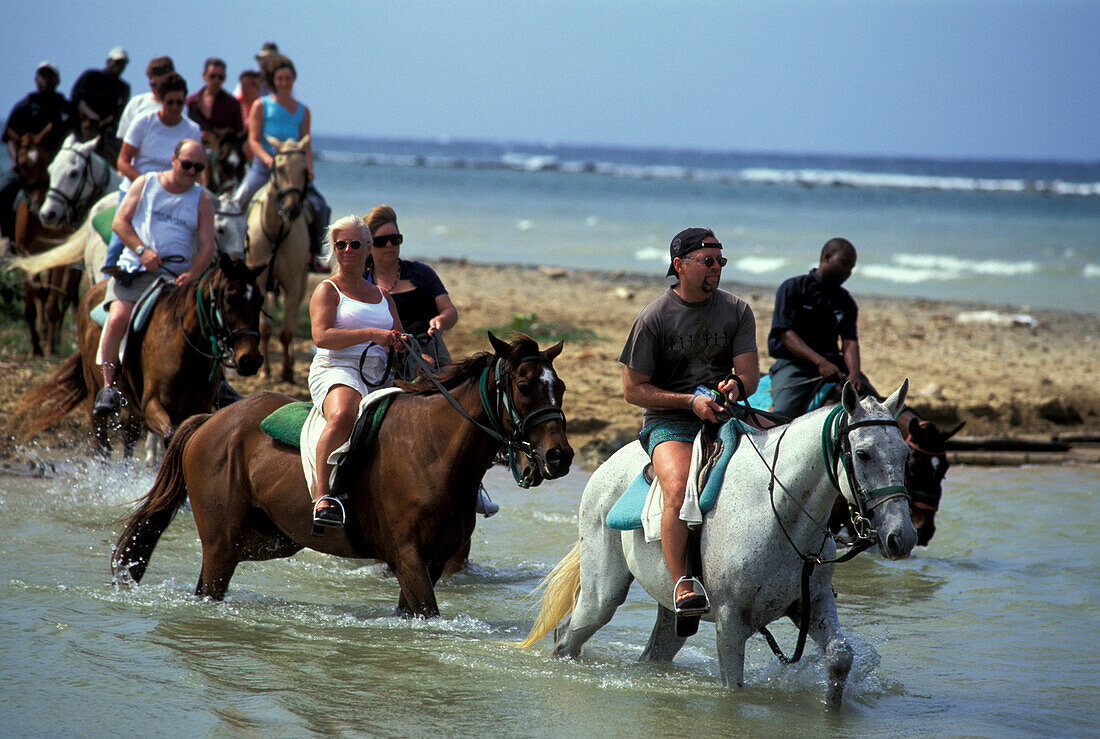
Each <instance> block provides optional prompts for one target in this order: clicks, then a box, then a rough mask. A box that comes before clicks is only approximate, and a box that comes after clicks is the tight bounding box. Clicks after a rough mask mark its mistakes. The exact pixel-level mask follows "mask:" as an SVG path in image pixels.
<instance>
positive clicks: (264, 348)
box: [260, 295, 274, 380]
mask: <svg viewBox="0 0 1100 739" xmlns="http://www.w3.org/2000/svg"><path fill="white" fill-rule="evenodd" d="M273 297H274V296H272V295H268V298H269V299H270V298H273ZM273 304H274V301H271V302H269V303H268V305H273ZM270 342H271V319H270V318H268V317H267V315H266V314H264V315H262V316H260V356H262V357H263V358H264V363H263V367H262V371H263V373H264V379H265V380H270V379H271V355H270V353H269V351H268V349H269V347H270V345H271V344H270Z"/></svg>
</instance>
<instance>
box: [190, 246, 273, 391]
mask: <svg viewBox="0 0 1100 739" xmlns="http://www.w3.org/2000/svg"><path fill="white" fill-rule="evenodd" d="M213 271H214V268H213V267H211V268H210V269H208V270H206V272H205V273H204V274H203V276H202V279H200V280H199V281H198V282H197V283H196V285H195V309H196V312H197V314H198V318H199V334H200V336H202V340H203V341H204V342H206V343H208V344H209V345H210V351H209V353H208V352H206V351H204V350H203V349H200V348H199V347H197V346H195V345H194V344H192V343H191V339H190V338H189V337H188V336H187V331H186V330H184V327H183V316H180V317H179V325H180V333H181V334H183V339H184V341H186V342H187V345H188V346H190V347H191V348H192V349H194V350H195V351H196V352H198V353H199V354H201V355H202V356H204V357H206V358H207V359H212V360H214V366H213V367H211V368H210V377H209V378H208V379H210V380H213V379H214V375H215V374H216V372H217V370H218V366H219V365H221V366H222V367H226V368H230V369H237V358H236V356H235V355H234V353H233V344H234V343H236V341H237V339H239V338H241V337H242V336H259V335H260V332H259V331H256V330H255V329H251V328H237V329H235V328H233V327H231V326H230V325H229V322H228V321H227V320H226V317H225V288H226V283H227V282H228V278H226V280H225V281H223V282H221V283H218V281H217V278H216V277H214V278H213V279H210V275H211V273H212V272H213ZM207 283H210V285H209V287H210V295H209V296H207V295H206V294H205V293H204V292H203V286H204V285H205V284H207Z"/></svg>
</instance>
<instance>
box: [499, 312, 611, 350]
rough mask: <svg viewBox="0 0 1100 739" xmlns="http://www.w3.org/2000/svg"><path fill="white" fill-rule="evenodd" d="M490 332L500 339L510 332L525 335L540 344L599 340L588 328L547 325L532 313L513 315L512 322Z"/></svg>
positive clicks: (555, 324)
mask: <svg viewBox="0 0 1100 739" xmlns="http://www.w3.org/2000/svg"><path fill="white" fill-rule="evenodd" d="M491 330H492V332H493V333H494V334H496V335H497V336H500V337H502V338H504V337H508V336H510V335H511V334H512V332H518V333H521V334H527V335H528V336H530V337H531V338H532V339H535V340H536V341H538V342H540V343H544V342H548V341H549V342H556V341H562V340H564V341H595V340H596V339H598V338H599V336H598V335H597V334H596V332H595V331H593V330H592V329H589V328H582V327H580V326H574V325H573V324H571V323H549V322H547V321H540V320H539V317H538V316H537V315H535V314H534V313H513V314H512V322H511V323H510V324H508V325H507V326H494V327H492V329H491Z"/></svg>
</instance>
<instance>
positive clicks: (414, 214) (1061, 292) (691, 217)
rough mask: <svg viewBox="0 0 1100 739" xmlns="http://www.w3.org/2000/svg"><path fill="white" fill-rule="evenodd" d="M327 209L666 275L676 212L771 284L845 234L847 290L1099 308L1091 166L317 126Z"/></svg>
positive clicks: (734, 265)
mask: <svg viewBox="0 0 1100 739" xmlns="http://www.w3.org/2000/svg"><path fill="white" fill-rule="evenodd" d="M315 147H316V151H317V160H318V163H317V165H316V171H317V185H318V187H319V188H320V189H321V190H322V191H323V192H324V193H325V195H326V197H327V198H328V200H329V202H330V204H331V205H332V208H333V213H334V215H337V216H339V215H346V214H348V213H357V214H363V213H366V212H367V211H368V210H369V209H370V208H371V206H373V205H376V204H379V203H388V204H390V205H392V206H394V207H395V208H396V210H397V213H398V218H399V221H400V224H401V228H402V231H403V232H404V233H405V234H406V241H405V246H404V253H405V254H406V255H409V256H418V257H425V258H428V259H432V258H439V257H456V258H467V259H471V260H474V261H479V262H514V263H524V264H542V265H553V266H560V267H566V268H583V269H597V270H605V271H626V272H638V273H646V274H663V273H664V269H665V267H666V266H667V264H668V243H669V241H670V240H671V238H672V236H673V235H674V234H675V233H676V232H677V231H679V230H680V229H682V228H685V227H687V226H689V225H706V226H709V227H711V228H713V229H714V230H715V232H716V233H717V235H718V237H719V239H720V240H721V241H722V243H723V244H724V247H725V253H726V254H727V256H728V257H729V258H730V260H731V264H730V266H729V267H727V268H726V273H725V274H726V276H727V279H730V280H734V281H737V282H742V283H750V284H758V285H762V286H765V287H775V286H777V285H778V284H779V283H780V282H782V281H783V280H784V279H786V278H787V277H790V276H792V275H795V274H799V273H802V272H805V271H807V270H809V269H810V268H811V267H813V266H815V265H816V263H817V259H818V255H819V252H820V249H821V246H822V245H823V244H824V243H825V241H827V240H828V239H829V238H831V237H833V236H843V237H845V238H848V239H849V240H850V241H852V242H853V243H854V244H855V246H856V248H857V250H858V252H859V263H858V266H857V267H856V270H855V273H854V274H853V276H852V278H851V279H850V280H849V282H848V284H847V287H848V288H849V289H850V290H851V291H852V292H853V293H854V294H856V295H857V296H858V295H870V294H874V295H886V296H909V297H924V298H934V299H947V300H961V301H974V302H979V303H985V304H990V305H995V306H1005V307H1007V308H1009V309H1012V310H1027V309H1029V308H1040V307H1042V308H1058V309H1065V310H1074V311H1085V312H1091V313H1100V289H1098V288H1100V163H1091V164H1080V163H1058V162H983V161H943V160H906V159H870V158H843V157H814V156H789V155H763V154H739V153H728V152H698V151H683V150H661V149H619V148H608V147H580V146H562V145H532V144H505V143H470V142H450V141H434V142H432V141H391V140H378V139H361V140H359V139H338V138H330V137H323V136H321V137H318V138H317V139H316V142H315Z"/></svg>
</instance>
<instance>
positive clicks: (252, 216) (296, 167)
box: [248, 136, 309, 382]
mask: <svg viewBox="0 0 1100 739" xmlns="http://www.w3.org/2000/svg"><path fill="white" fill-rule="evenodd" d="M267 140H268V141H269V142H270V143H271V145H272V146H273V147H275V161H274V162H273V166H272V168H271V179H270V180H269V181H268V183H267V184H266V185H265V186H264V187H263V188H262V189H261V190H260V191H259V192H257V193H256V196H255V197H254V198H252V202H251V203H250V204H249V207H248V263H249V264H258V263H260V262H267V263H269V264H270V266H271V271H270V274H268V273H265V274H264V276H263V277H262V279H261V281H260V282H261V284H262V285H264V286H265V289H267V290H269V291H271V292H272V293H273V292H274V288H275V283H276V282H278V284H279V288H280V289H281V291H282V295H283V326H282V329H281V330H280V332H279V341H280V342H281V343H282V345H283V360H282V367H281V379H282V381H283V382H294V354H293V350H292V348H291V343H292V342H293V341H294V327H295V325H296V324H297V323H298V310H299V308H300V307H301V305H302V299H303V298H304V297H305V294H306V282H307V279H308V278H309V228H308V227H307V226H306V219H305V218H304V217H303V215H302V201H303V200H304V199H305V196H306V187H307V186H308V185H309V168H308V166H307V164H306V144H307V143H308V142H309V136H306V137H305V138H303V139H302V140H301V141H294V140H293V139H287V140H286V141H279V140H278V139H275V138H272V137H270V136H269V137H268V139H267ZM274 303H275V301H274V300H271V301H270V302H269V305H274ZM270 339H271V320H270V319H269V318H268V317H267V316H264V318H263V320H262V321H261V322H260V350H261V351H262V352H263V355H264V359H266V360H267V364H265V365H264V377H271V357H270V355H269V354H268V342H269V341H270Z"/></svg>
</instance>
